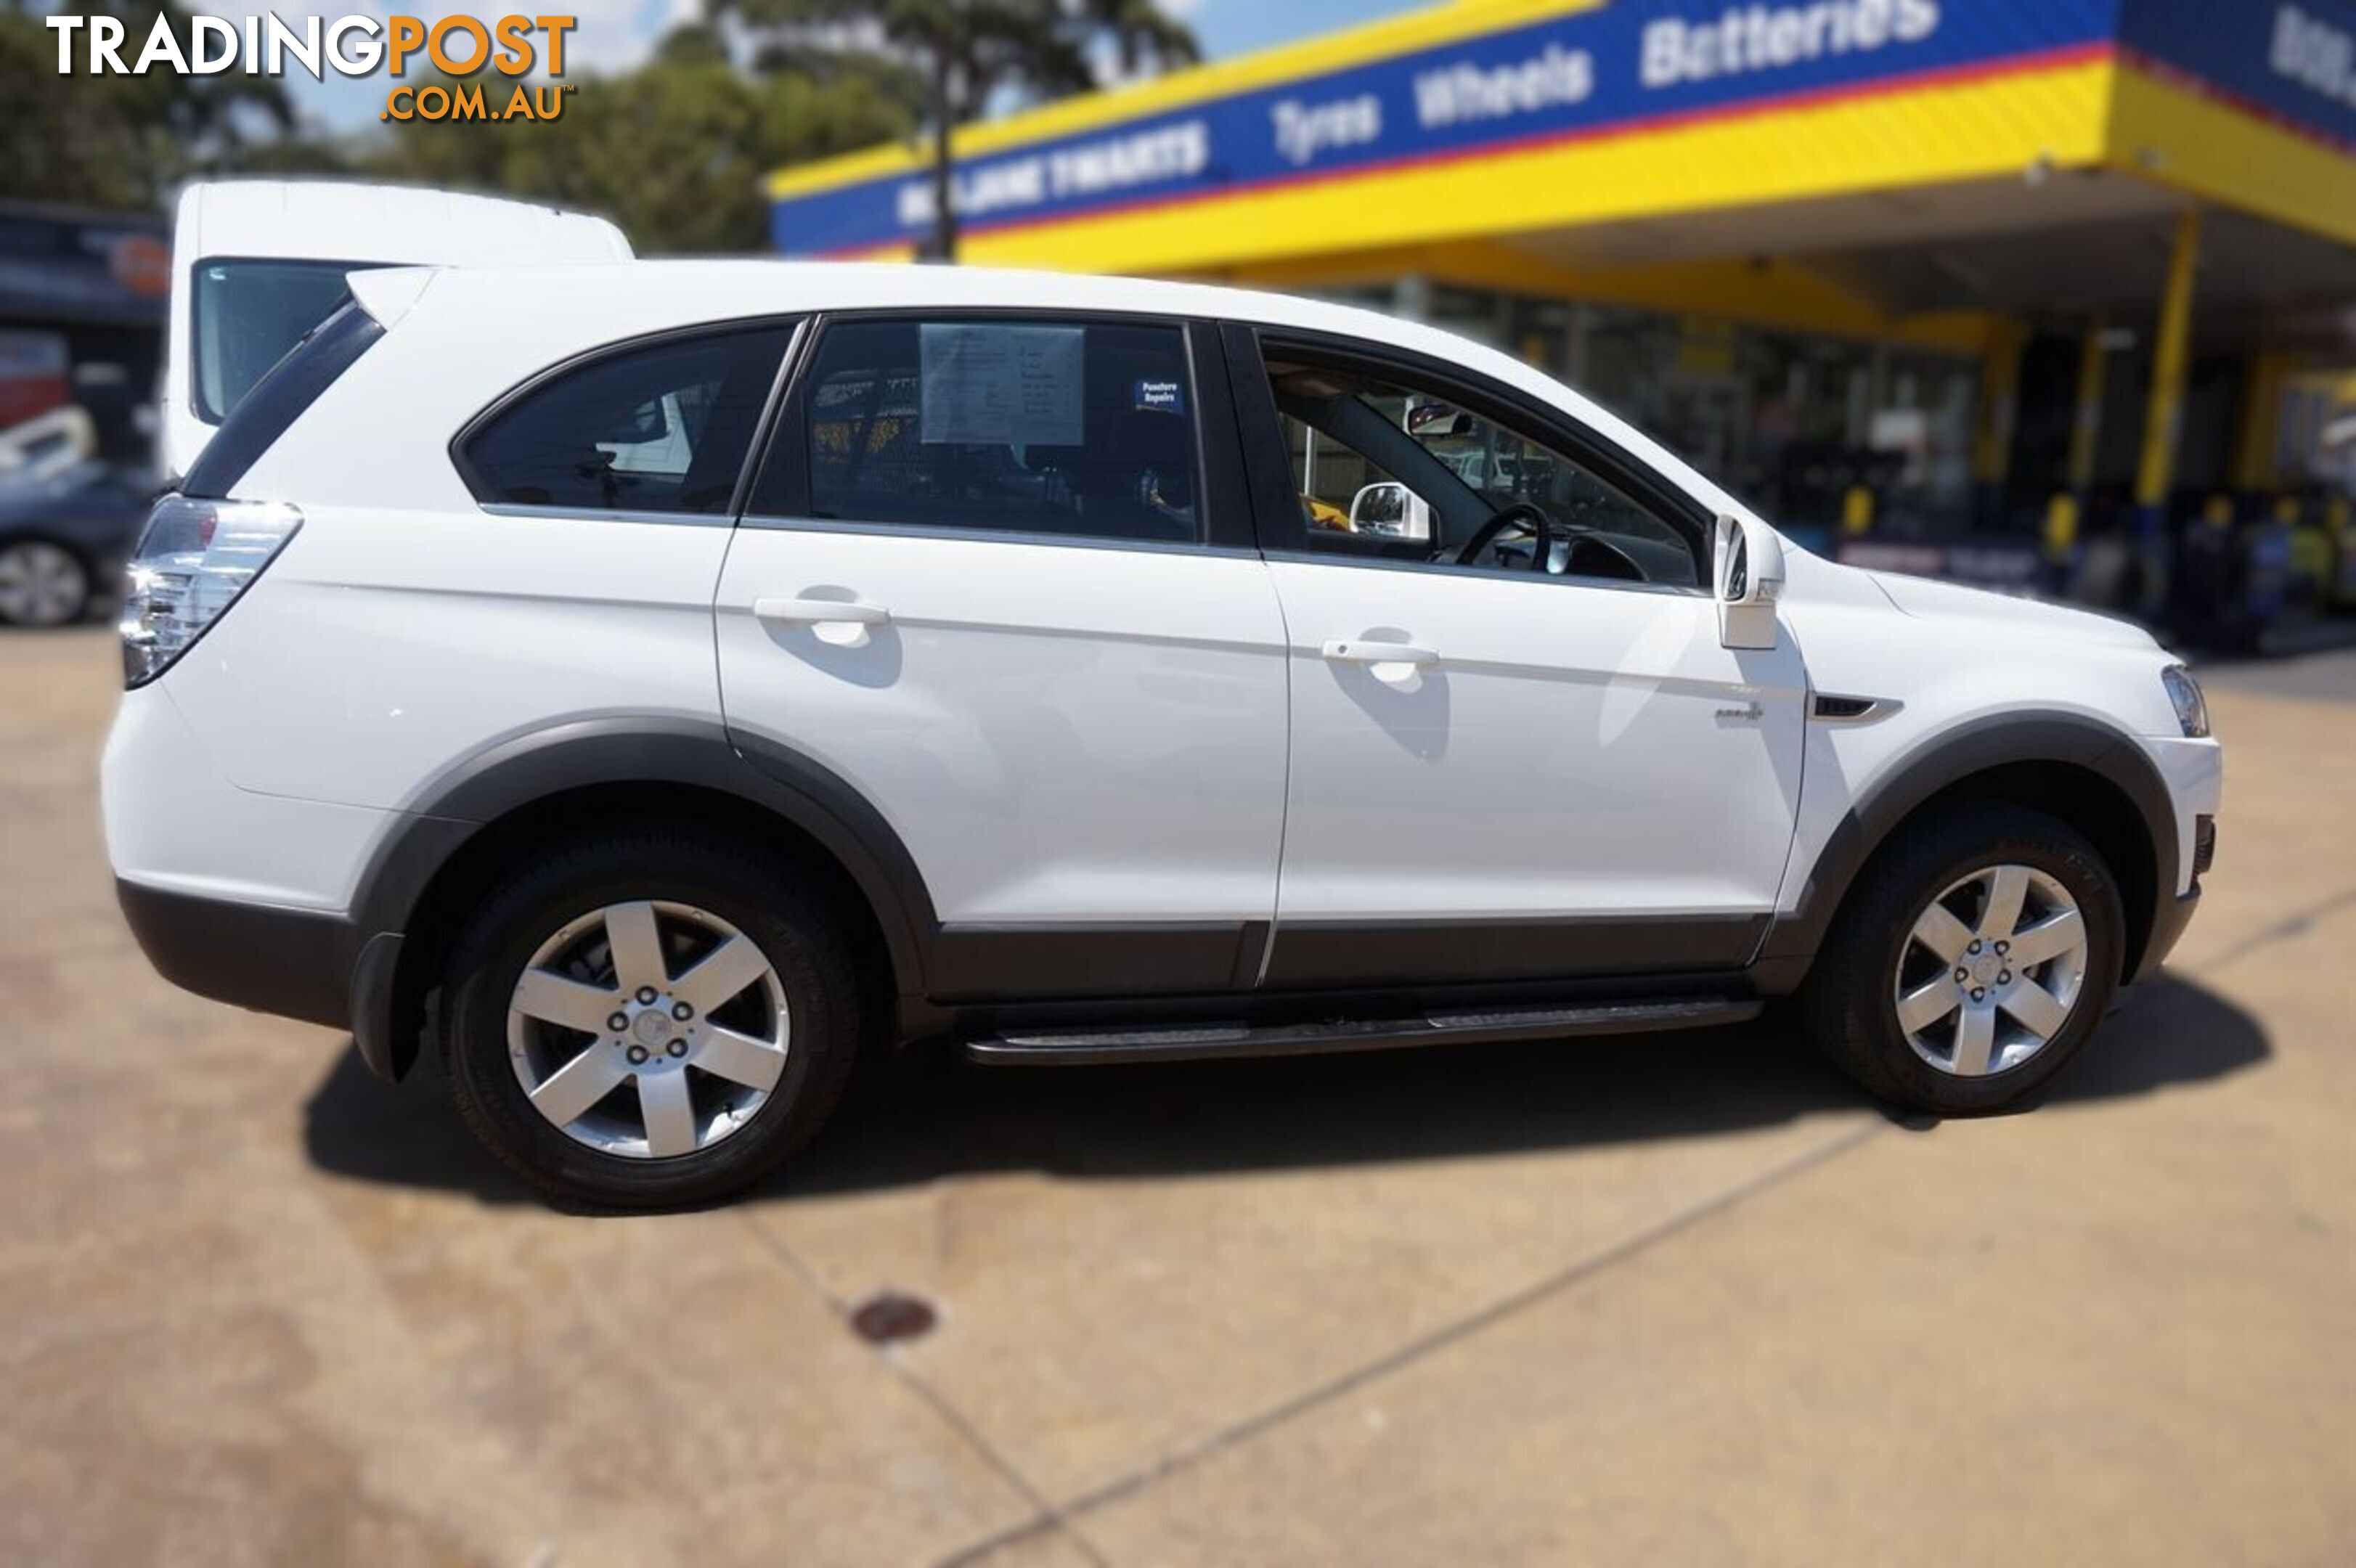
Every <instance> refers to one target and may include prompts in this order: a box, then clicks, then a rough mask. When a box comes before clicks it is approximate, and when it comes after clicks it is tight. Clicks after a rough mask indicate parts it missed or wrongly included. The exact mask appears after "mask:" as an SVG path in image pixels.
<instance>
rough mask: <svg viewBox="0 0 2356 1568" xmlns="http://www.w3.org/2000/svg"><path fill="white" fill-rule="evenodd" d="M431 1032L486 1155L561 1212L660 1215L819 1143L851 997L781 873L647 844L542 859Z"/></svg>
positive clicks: (487, 923)
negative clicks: (576, 1204)
mask: <svg viewBox="0 0 2356 1568" xmlns="http://www.w3.org/2000/svg"><path fill="white" fill-rule="evenodd" d="M441 1023H442V1036H443V1040H444V1045H445V1049H446V1051H447V1052H448V1062H449V1077H450V1083H451V1088H452V1092H453V1093H454V1094H455V1097H456V1100H457V1103H458V1109H459V1111H460V1113H461V1114H462V1115H464V1116H465V1118H466V1122H467V1124H468V1125H470V1126H472V1127H473V1128H474V1130H475V1132H476V1133H477V1136H480V1137H481V1138H482V1140H483V1141H484V1142H485V1143H486V1144H487V1145H488V1146H489V1147H490V1149H491V1151H492V1152H493V1153H494V1154H496V1155H498V1157H500V1158H501V1159H502V1160H504V1161H505V1162H506V1163H507V1164H508V1165H509V1167H511V1168H514V1169H515V1170H516V1171H518V1172H519V1174H521V1175H522V1176H523V1177H524V1178H525V1179H528V1180H530V1182H532V1183H533V1184H534V1185H535V1186H538V1187H539V1188H541V1189H542V1190H544V1191H547V1192H549V1193H552V1194H553V1195H555V1196H558V1197H562V1198H565V1199H569V1200H585V1201H589V1202H594V1203H605V1204H613V1205H617V1206H629V1207H647V1206H662V1205H673V1204H681V1203H691V1202H699V1201H702V1200H709V1199H712V1198H715V1197H718V1196H721V1195H723V1194H724V1193H727V1192H730V1191H733V1190H734V1189H738V1188H741V1187H743V1186H744V1185H745V1184H747V1183H748V1182H751V1181H753V1180H755V1179H757V1178H758V1177H759V1176H760V1175H762V1174H763V1173H764V1172H765V1171H766V1170H768V1169H769V1168H771V1167H772V1166H774V1165H775V1164H776V1162H777V1161H778V1160H779V1159H781V1158H783V1157H785V1156H786V1155H787V1153H789V1152H790V1151H791V1150H792V1149H793V1148H794V1147H797V1146H798V1145H799V1144H800V1143H802V1142H803V1141H804V1140H806V1139H807V1138H808V1137H809V1136H810V1135H812V1134H813V1133H814V1132H816V1131H817V1129H818V1126H819V1124H820V1123H821V1122H822V1121H823V1120H824V1119H825V1117H826V1115H828V1114H829V1112H830V1111H831V1110H832V1108H833V1104H834V1102H835V1101H836V1099H838V1098H839V1097H840V1094H841V1089H842V1085H843V1083H844V1080H845V1078H846V1075H847V1072H848V1069H849V1066H850V1063H851V1055H852V1052H853V1051H854V1050H855V1047H856V1042H857V1040H858V1039H859V1030H860V992H859V987H858V985H857V982H856V977H855V973H854V969H853V965H852V960H851V953H850V951H849V949H848V947H847V946H846V944H844V942H843V941H842V939H841V933H840V930H839V926H838V922H837V919H836V917H835V915H834V912H832V910H831V909H830V907H829V906H828V905H827V903H826V902H825V901H824V900H822V899H820V898H818V897H816V896H814V895H813V894H812V893H811V891H809V890H808V889H807V888H806V887H805V886H804V885H803V884H802V883H801V882H800V880H799V879H798V877H797V875H796V873H795V869H794V868H793V867H792V866H791V864H790V863H789V862H787V861H784V860H778V859H769V858H767V857H766V856H763V855H760V854H758V853H753V852H748V850H747V848H746V847H744V846H742V845H738V844H734V843H732V842H729V841H726V840H723V839H722V838H719V837H707V836H705V835H703V834H701V833H697V832H692V831H688V830H645V831H639V832H632V833H623V834H617V835H616V836H614V837H607V838H603V839H593V840H587V841H584V842H581V843H577V844H574V845H572V846H569V847H567V848H562V849H561V850H558V851H555V852H553V853H552V854H550V855H548V856H547V857H545V858H544V859H541V860H540V861H539V862H538V863H537V864H535V865H533V866H532V867H531V868H530V869H528V870H526V871H525V872H523V873H522V874H521V875H519V876H518V877H517V878H515V879H514V880H510V881H509V883H507V885H506V886H505V887H504V888H503V889H502V890H501V891H499V893H498V895H497V896H495V897H494V898H492V899H491V900H489V901H487V902H486V903H485V904H484V906H483V907H482V909H481V910H480V912H478V913H477V915H476V917H475V918H474V919H473V920H472V921H471V922H470V923H468V925H467V928H466V932H465V933H464V934H463V935H462V936H461V937H460V939H459V941H458V943H457V944H456V945H455V949H454V955H453V957H452V960H451V964H450V967H449V970H448V974H447V978H446V981H445V984H444V991H443V1002H442V1018H441Z"/></svg>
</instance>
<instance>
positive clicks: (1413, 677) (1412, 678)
mask: <svg viewBox="0 0 2356 1568" xmlns="http://www.w3.org/2000/svg"><path fill="white" fill-rule="evenodd" d="M1324 655H1325V658H1326V661H1327V662H1328V663H1331V664H1355V665H1365V667H1367V669H1368V670H1369V672H1371V673H1372V674H1373V676H1374V677H1375V678H1376V680H1379V681H1381V682H1383V683H1384V684H1385V685H1387V686H1412V685H1414V684H1415V683H1416V681H1417V680H1418V679H1419V678H1420V677H1421V674H1422V671H1423V668H1424V667H1425V666H1427V665H1436V664H1438V663H1439V662H1440V652H1439V650H1438V649H1436V648H1422V647H1418V646H1416V645H1414V644H1413V643H1383V642H1373V641H1368V640H1365V639H1363V638H1362V639H1358V640H1355V641H1353V640H1351V639H1348V638H1342V637H1337V638H1335V639H1334V640H1333V641H1332V642H1330V643H1327V644H1326V645H1325V647H1324Z"/></svg>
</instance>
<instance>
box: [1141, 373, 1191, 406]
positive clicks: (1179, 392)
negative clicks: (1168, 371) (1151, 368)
mask: <svg viewBox="0 0 2356 1568" xmlns="http://www.w3.org/2000/svg"><path fill="white" fill-rule="evenodd" d="M1136 403H1137V411H1138V412H1139V413H1141V414H1148V413H1151V414H1183V413H1184V412H1185V411H1186V394H1185V392H1184V391H1183V389H1181V388H1180V387H1179V385H1178V383H1177V382H1175V381H1155V380H1150V379H1147V378H1145V377H1142V376H1141V377H1139V378H1138V380H1137V395H1136Z"/></svg>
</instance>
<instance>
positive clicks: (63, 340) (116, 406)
mask: <svg viewBox="0 0 2356 1568" xmlns="http://www.w3.org/2000/svg"><path fill="white" fill-rule="evenodd" d="M171 286H172V279H171V251H170V247H169V244H168V242H167V240H166V228H165V225H164V223H163V221H162V220H161V219H156V218H153V217H150V216H147V215H145V214H140V213H125V212H107V211H95V210H88V209H83V208H65V207H51V206H44V205H37V204H33V203H23V202H0V431H5V430H8V429H10V428H12V427H21V426H23V425H24V424H25V422H26V421H31V420H36V419H38V418H40V417H41V416H42V415H45V414H48V413H50V412H52V411H56V410H60V409H65V408H69V407H79V408H80V409H81V410H83V411H84V412H86V413H87V414H88V415H89V416H90V421H91V432H92V436H93V439H94V440H95V441H96V443H97V446H98V449H99V451H100V452H102V453H104V454H105V455H106V456H108V457H110V458H112V459H116V460H118V461H123V462H135V461H142V460H145V457H146V455H147V451H148V447H149V445H150V444H151V443H152V440H153V432H152V431H151V430H149V429H147V428H145V426H144V425H143V423H142V411H143V410H144V409H145V407H146V406H147V405H148V404H150V403H152V402H153V401H154V399H155V381H156V368H157V365H158V362H159V360H160V357H161V355H162V352H163V341H164V304H165V301H166V297H167V296H168V295H169V294H170V292H171Z"/></svg>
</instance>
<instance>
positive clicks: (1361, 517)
mask: <svg viewBox="0 0 2356 1568" xmlns="http://www.w3.org/2000/svg"><path fill="white" fill-rule="evenodd" d="M1350 531H1351V532H1352V533H1354V534H1365V535H1367V536H1369V537H1370V538H1374V539H1416V540H1424V539H1430V538H1431V507H1430V503H1428V502H1426V501H1425V500H1424V498H1423V497H1422V496H1419V495H1417V494H1416V493H1415V492H1414V491H1412V490H1410V489H1408V487H1407V486H1406V485H1402V484H1400V483H1398V481H1397V480H1395V479H1392V480H1386V481H1384V482H1383V483H1382V484H1380V485H1367V486H1366V487H1365V489H1363V490H1361V491H1359V492H1358V493H1357V494H1356V495H1355V496H1352V497H1351V498H1350Z"/></svg>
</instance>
